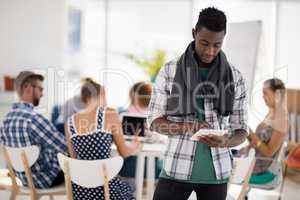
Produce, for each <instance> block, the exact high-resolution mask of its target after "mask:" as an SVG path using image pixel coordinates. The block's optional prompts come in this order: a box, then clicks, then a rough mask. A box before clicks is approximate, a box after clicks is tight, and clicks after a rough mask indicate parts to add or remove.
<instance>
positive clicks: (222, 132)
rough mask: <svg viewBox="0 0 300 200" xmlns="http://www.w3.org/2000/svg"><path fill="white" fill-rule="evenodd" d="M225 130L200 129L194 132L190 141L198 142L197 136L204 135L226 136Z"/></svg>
mask: <svg viewBox="0 0 300 200" xmlns="http://www.w3.org/2000/svg"><path fill="white" fill-rule="evenodd" d="M227 133H228V131H227V130H215V129H200V130H199V131H198V132H196V133H195V134H194V135H193V136H192V137H191V140H197V141H198V140H199V139H198V137H199V136H205V135H217V136H222V135H225V134H227Z"/></svg>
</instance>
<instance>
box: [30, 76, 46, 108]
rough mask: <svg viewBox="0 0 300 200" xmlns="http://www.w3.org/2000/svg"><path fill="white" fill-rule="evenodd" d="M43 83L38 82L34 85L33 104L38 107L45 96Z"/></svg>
mask: <svg viewBox="0 0 300 200" xmlns="http://www.w3.org/2000/svg"><path fill="white" fill-rule="evenodd" d="M43 90H44V88H43V82H42V81H40V80H37V81H36V82H35V84H34V85H32V104H33V105H34V106H38V105H39V103H40V99H41V97H42V96H43Z"/></svg>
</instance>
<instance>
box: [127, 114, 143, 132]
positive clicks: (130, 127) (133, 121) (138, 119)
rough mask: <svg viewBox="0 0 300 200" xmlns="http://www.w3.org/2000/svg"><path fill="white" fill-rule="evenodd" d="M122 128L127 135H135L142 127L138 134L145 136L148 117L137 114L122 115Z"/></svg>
mask: <svg viewBox="0 0 300 200" xmlns="http://www.w3.org/2000/svg"><path fill="white" fill-rule="evenodd" d="M122 128H123V132H124V135H125V136H134V134H135V132H136V130H138V129H140V133H139V135H138V136H141V137H145V128H146V117H144V116H136V115H126V114H123V115H122Z"/></svg>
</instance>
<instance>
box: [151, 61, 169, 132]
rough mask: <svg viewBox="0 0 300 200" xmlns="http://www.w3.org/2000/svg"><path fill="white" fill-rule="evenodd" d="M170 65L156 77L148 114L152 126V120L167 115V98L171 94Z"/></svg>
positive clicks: (162, 69)
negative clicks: (169, 83) (169, 84)
mask: <svg viewBox="0 0 300 200" xmlns="http://www.w3.org/2000/svg"><path fill="white" fill-rule="evenodd" d="M168 65H169V64H166V65H165V66H164V67H162V68H161V69H160V71H159V73H158V75H157V77H156V79H155V83H154V85H153V91H152V95H151V100H150V104H149V115H148V119H147V122H148V127H150V126H151V124H152V122H153V121H154V120H155V119H157V118H159V117H163V116H165V115H166V109H167V99H168V95H169V90H168V81H170V80H169V79H170V77H169V75H168Z"/></svg>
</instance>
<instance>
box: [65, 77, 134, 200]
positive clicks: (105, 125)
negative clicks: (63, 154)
mask: <svg viewBox="0 0 300 200" xmlns="http://www.w3.org/2000/svg"><path fill="white" fill-rule="evenodd" d="M81 98H82V101H83V102H84V103H85V104H86V107H85V109H84V110H82V111H80V112H78V113H76V114H74V115H72V116H71V117H70V118H69V119H68V121H67V124H65V132H66V139H67V144H68V149H69V151H70V154H71V156H72V157H75V158H77V159H83V160H96V159H106V158H109V157H110V153H111V144H112V142H115V144H116V146H117V150H118V152H119V154H120V155H121V156H122V157H124V158H126V157H128V156H130V155H134V154H136V153H137V152H138V150H139V142H138V141H136V140H134V141H132V143H131V144H130V145H126V144H125V140H124V138H123V132H122V128H121V123H120V120H119V116H118V114H117V112H116V111H115V110H114V109H112V108H108V107H106V98H105V91H104V88H103V87H102V86H100V85H99V84H98V83H95V82H94V81H93V80H91V79H86V82H85V83H84V84H83V86H82V89H81ZM72 189H73V197H74V199H75V200H77V199H78V200H79V199H96V197H97V199H98V197H100V196H101V194H104V192H103V187H97V188H84V187H81V186H79V185H76V184H72ZM109 191H110V197H111V199H133V196H132V193H133V191H132V189H131V188H130V186H129V184H127V183H126V182H123V181H121V180H120V178H118V177H116V178H113V179H112V180H111V181H110V182H109ZM101 199H104V196H103V197H102V198H101Z"/></svg>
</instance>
